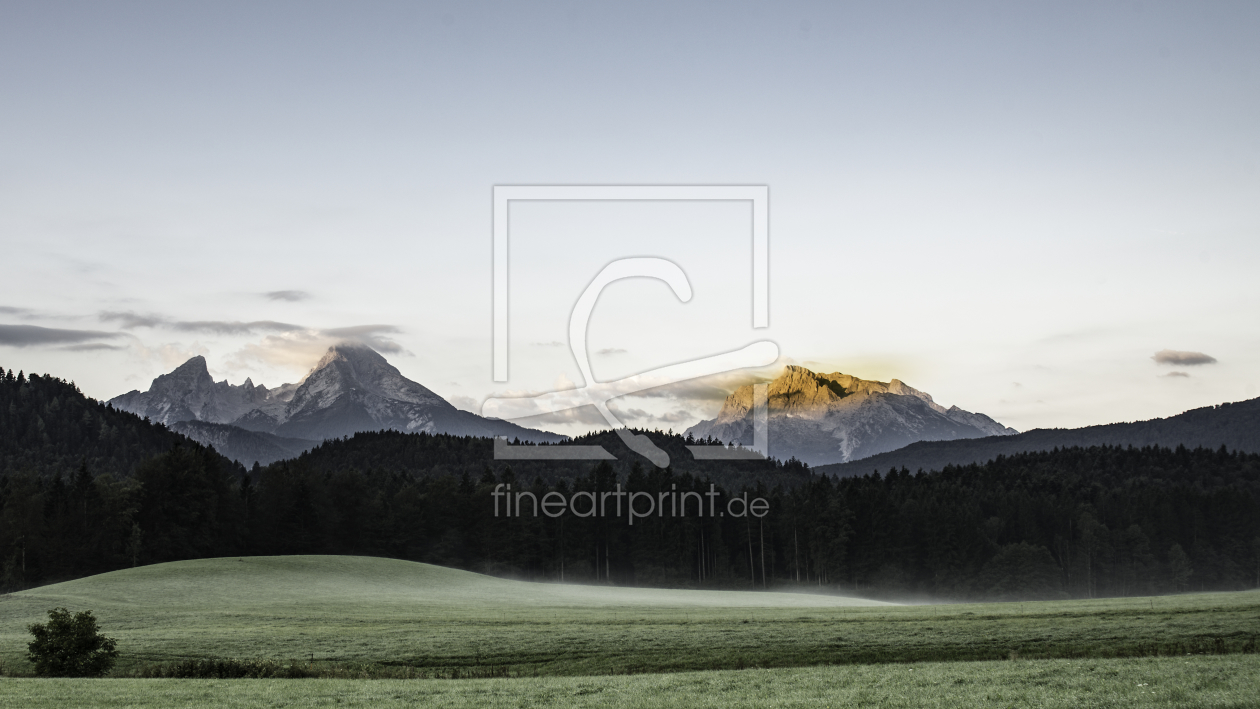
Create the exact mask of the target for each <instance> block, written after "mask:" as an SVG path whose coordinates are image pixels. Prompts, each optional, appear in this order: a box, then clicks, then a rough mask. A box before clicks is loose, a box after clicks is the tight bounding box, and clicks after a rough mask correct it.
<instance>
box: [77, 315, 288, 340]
mask: <svg viewBox="0 0 1260 709" xmlns="http://www.w3.org/2000/svg"><path fill="white" fill-rule="evenodd" d="M97 317H98V318H100V320H101V321H103V322H117V323H119V327H121V328H123V329H124V330H132V329H135V328H138V327H149V328H152V327H166V328H170V329H172V330H178V331H180V332H204V333H209V334H213V335H254V334H258V333H263V332H296V331H298V330H305V329H306V328H304V327H302V326H301V325H293V324H291V323H284V322H276V321H275V320H253V321H250V322H242V321H240V320H171V319H170V318H166V317H163V316H161V315H140V314H139V313H133V312H115V311H103V312H101V313H99V314H97Z"/></svg>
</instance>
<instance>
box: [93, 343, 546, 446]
mask: <svg viewBox="0 0 1260 709" xmlns="http://www.w3.org/2000/svg"><path fill="white" fill-rule="evenodd" d="M109 403H110V404H112V405H113V406H114V408H116V409H121V410H123V411H130V412H132V413H135V414H137V415H140V416H146V417H148V418H149V419H150V420H152V421H154V422H158V423H163V424H166V425H167V426H168V427H170V428H172V429H173V430H176V431H179V432H180V433H183V434H184V435H186V436H188V437H189V438H192V439H194V440H196V441H199V442H201V443H204V444H207V445H213V446H214V447H215V448H216V449H217V450H219V451H220V452H222V453H224V454H225V455H227V456H228V457H230V458H233V459H236V460H238V461H240V462H242V463H245V464H246V465H249V464H252V463H253V462H255V461H258V462H260V463H262V464H267V463H270V462H273V461H275V460H280V459H283V458H287V457H292V456H294V455H297V454H298V453H301V452H302V451H303V450H306V449H308V448H310V447H312V446H314V445H315V444H316V443H318V442H319V441H322V440H325V439H329V438H340V437H342V436H350V435H353V434H355V433H358V432H360V431H379V430H395V431H402V432H405V433H418V432H425V433H449V434H453V435H458V436H483V437H493V436H507V437H509V438H520V439H521V440H522V441H531V442H558V441H561V440H564V439H565V436H561V435H559V434H555V433H550V432H547V431H538V430H534V429H529V428H525V427H522V426H518V425H516V424H513V423H510V422H508V421H500V420H497V419H489V418H484V417H482V416H478V415H476V414H473V413H470V412H467V411H462V410H460V409H457V408H455V407H454V406H453V405H451V404H450V403H448V402H447V401H446V400H445V399H443V398H442V397H440V396H438V395H437V394H435V393H433V392H432V391H430V390H429V389H427V388H425V387H424V386H422V385H420V384H418V383H416V382H413V381H411V380H410V379H407V378H406V377H404V376H402V374H401V373H400V372H399V371H398V369H397V368H395V367H394V366H393V365H391V364H390V363H389V362H387V361H386V360H385V358H384V357H382V356H381V355H380V354H378V353H377V352H376V351H374V350H372V349H371V348H370V347H367V346H365V345H361V344H357V343H349V342H343V343H340V344H337V345H334V346H332V347H330V348H329V349H328V352H327V353H325V354H324V356H323V358H321V359H320V360H319V362H318V363H317V364H316V365H315V367H314V368H312V369H311V371H310V373H309V374H307V375H306V377H305V378H304V379H302V381H300V382H298V383H297V384H284V385H281V386H279V387H276V388H275V389H268V388H267V387H266V386H255V385H254V383H253V382H252V381H250V380H248V379H247V380H245V383H244V384H241V385H232V384H228V383H227V381H226V380H225V381H221V382H216V381H214V379H213V377H211V376H210V372H209V371H208V370H207V368H206V360H205V358H204V357H200V356H198V357H193V358H192V359H190V360H188V361H187V362H185V363H184V364H182V365H180V366H179V367H177V368H176V369H175V370H174V371H172V372H171V373H170V374H164V375H161V376H159V377H157V378H156V379H154V380H153V384H152V385H151V386H150V387H149V390H148V391H145V392H141V391H131V392H128V393H126V394H123V395H121V396H117V397H115V398H113V399H111V400H110V402H109Z"/></svg>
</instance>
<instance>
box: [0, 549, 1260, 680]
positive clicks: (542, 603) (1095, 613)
mask: <svg viewBox="0 0 1260 709" xmlns="http://www.w3.org/2000/svg"><path fill="white" fill-rule="evenodd" d="M55 606H65V607H68V608H70V609H71V610H84V609H91V610H92V611H94V613H95V615H96V616H97V617H98V618H99V620H100V624H101V627H102V628H103V629H104V630H105V632H106V633H107V634H110V635H112V636H114V637H116V638H117V639H118V644H119V649H120V650H121V652H122V657H121V658H120V665H119V667H118V668H117V670H116V672H117V673H119V674H123V675H126V674H129V673H133V672H136V671H138V670H142V669H143V668H144V667H145V666H151V665H153V664H154V663H163V662H171V661H175V660H181V659H188V658H255V657H262V658H276V659H294V660H301V661H303V662H309V663H311V664H312V665H315V666H321V667H325V668H327V669H328V671H329V672H330V673H332V674H333V675H334V676H360V674H362V675H365V676H402V677H414V676H433V675H438V676H442V673H444V672H450V671H452V670H460V669H462V670H470V671H477V672H484V673H487V674H493V673H501V674H509V675H521V674H529V675H532V674H539V675H591V674H623V673H640V672H675V671H686V670H700V669H728V668H730V669H734V668H742V667H754V666H757V667H795V666H809V665H823V664H853V663H870V662H889V661H895V662H903V661H931V660H985V659H1001V658H1005V657H1007V656H1008V655H1010V654H1011V653H1016V654H1018V655H1019V656H1023V657H1124V656H1142V655H1151V654H1184V653H1186V652H1202V651H1207V652H1240V651H1244V652H1245V651H1248V650H1247V648H1251V650H1250V651H1252V652H1254V650H1255V645H1256V634H1257V628H1260V626H1258V625H1257V620H1258V619H1260V593H1257V592H1248V593H1235V594H1207V595H1196V596H1178V597H1165V598H1157V599H1146V598H1142V599H1134V598H1129V599H1109V600H1095V601H1066V602H1047V603H1026V604H988V605H979V604H977V605H954V606H896V605H890V604H880V603H876V602H872V601H865V600H861V599H853V598H844V597H838V596H825V595H813V594H806V593H756V592H729V591H675V590H659V589H628V588H613V587H592V586H566V585H559V584H535V583H527V582H520V581H511V580H505V579H498V578H492V577H487V576H481V575H478V574H473V573H469V572H464V571H457V570H452V569H446V568H441V567H436V566H430V565H425V564H418V563H413V562H406V561H398V560H391V559H376V558H366V557H343V556H294V557H246V558H241V559H236V558H227V559H203V560H196V561H181V562H174V563H169V564H158V565H153V566H148V567H141V568H137V569H129V570H126V571H116V572H112V573H108V574H101V575H99V576H93V577H89V578H84V579H78V580H75V581H70V582H67V583H62V584H55V585H52V586H45V587H41V588H36V589H31V590H28V591H23V592H21V593H15V594H10V595H7V596H3V597H0V662H2V663H3V670H4V673H5V674H9V675H13V674H25V673H28V672H29V669H28V665H27V663H26V662H25V660H24V657H23V653H24V650H25V645H26V642H27V640H28V639H29V636H28V635H27V634H26V632H25V628H26V625H27V624H29V623H31V622H35V621H38V620H42V619H43V615H44V613H45V612H46V611H47V609H49V608H52V607H55ZM1248 643H1250V644H1248Z"/></svg>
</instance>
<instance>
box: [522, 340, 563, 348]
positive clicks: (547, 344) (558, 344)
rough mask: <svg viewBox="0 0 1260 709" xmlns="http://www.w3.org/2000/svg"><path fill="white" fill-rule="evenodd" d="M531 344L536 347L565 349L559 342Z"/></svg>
mask: <svg viewBox="0 0 1260 709" xmlns="http://www.w3.org/2000/svg"><path fill="white" fill-rule="evenodd" d="M529 344H531V345H533V346H534V347H564V343H563V342H560V341H559V340H552V341H551V342H531V343H529Z"/></svg>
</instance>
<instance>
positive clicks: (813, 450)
mask: <svg viewBox="0 0 1260 709" xmlns="http://www.w3.org/2000/svg"><path fill="white" fill-rule="evenodd" d="M767 395H768V402H767V403H768V408H769V423H770V427H769V439H768V442H769V447H770V450H769V454H770V455H771V456H774V457H776V458H780V459H787V458H790V457H795V458H797V459H799V460H802V461H804V462H806V463H809V464H810V465H815V466H816V465H825V464H828V463H844V462H848V461H852V460H859V459H861V458H866V457H869V456H872V455H877V454H879V453H886V452H888V451H892V450H896V449H898V448H901V447H903V446H907V445H910V444H911V443H915V442H918V441H949V440H955V439H959V438H980V437H983V436H1005V435H1012V434H1015V433H1018V432H1017V431H1016V430H1015V429H1013V428H1007V427H1006V426H1003V425H1002V424H1000V423H998V422H997V421H994V420H993V419H991V418H989V417H988V416H985V415H984V414H978V413H971V412H970V411H964V410H963V409H960V408H958V407H957V406H953V407H950V408H948V409H947V408H945V407H943V406H941V405H940V404H938V403H936V402H935V401H933V400H932V396H931V395H930V394H928V393H926V392H922V391H919V390H918V389H915V388H913V387H911V386H909V385H907V384H905V383H903V382H901V381H900V380H897V379H894V380H892V381H890V382H876V381H868V380H865V379H858V378H857V377H854V376H851V375H848V374H841V373H839V372H833V373H831V374H819V373H816V372H813V371H811V370H809V369H806V368H805V367H798V366H793V365H789V366H788V367H787V368H786V369H784V371H783V373H782V374H781V375H780V376H779V377H778V378H776V379H775V380H774V381H772V382H770V383H769V385H768V387H767ZM753 403H754V402H753V385H751V384H748V385H745V386H742V387H740V388H739V389H736V390H735V392H734V393H732V394H731V395H730V396H728V397H727V398H726V401H725V402H724V403H723V405H722V410H721V411H720V412H719V413H718V415H717V418H714V419H710V420H707V421H701V422H700V423H698V424H696V425H695V426H692V427H691V428H689V429H687V433H688V434H689V435H691V436H694V437H695V438H701V439H707V438H710V437H712V438H714V439H716V440H720V441H723V442H725V443H730V442H738V443H741V444H743V445H746V446H747V445H751V444H752V440H753V434H752V416H753Z"/></svg>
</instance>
